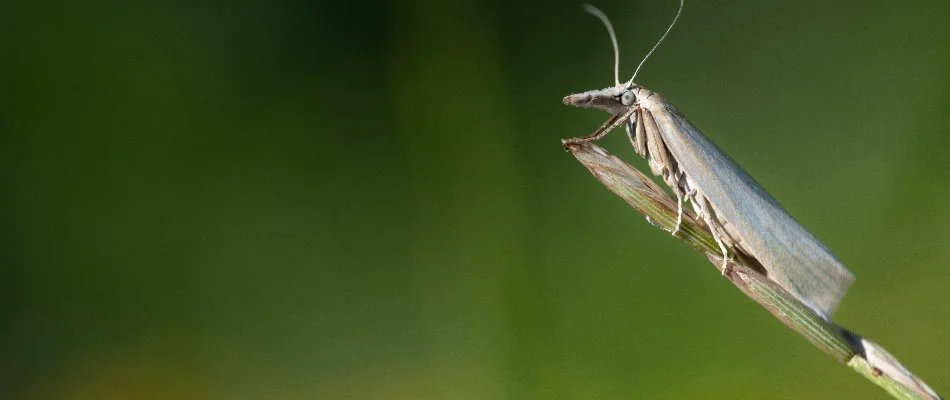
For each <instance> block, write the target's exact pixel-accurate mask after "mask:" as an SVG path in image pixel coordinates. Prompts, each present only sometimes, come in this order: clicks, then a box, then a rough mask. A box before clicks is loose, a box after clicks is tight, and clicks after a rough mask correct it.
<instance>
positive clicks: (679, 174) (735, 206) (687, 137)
mask: <svg viewBox="0 0 950 400" xmlns="http://www.w3.org/2000/svg"><path fill="white" fill-rule="evenodd" d="M584 8H585V10H586V11H587V12H589V13H591V14H593V15H594V16H595V17H597V18H598V19H600V20H601V22H603V23H604V25H605V26H606V27H607V31H608V33H609V34H610V38H611V41H612V43H613V48H614V86H611V87H607V88H604V89H597V90H589V91H586V92H582V93H576V94H571V95H569V96H567V97H565V98H564V104H567V105H571V106H575V107H581V108H596V109H600V110H604V111H607V112H608V113H610V118H609V119H608V120H607V122H605V123H604V124H603V126H601V127H600V128H599V129H597V130H596V131H594V133H592V134H590V135H588V136H584V137H578V138H573V139H566V140H564V141H563V143H564V144H565V145H569V144H571V143H584V142H591V141H595V140H597V139H600V138H601V137H603V136H604V135H606V134H607V133H609V132H610V131H612V130H613V129H614V128H617V127H619V126H621V125H624V126H625V127H626V130H627V136H628V137H629V138H630V142H631V143H632V144H633V148H634V150H635V151H636V152H637V154H639V155H641V156H643V157H644V158H645V159H646V160H647V162H648V164H649V166H650V170H651V171H652V172H653V174H654V175H657V176H659V177H661V178H662V180H663V181H664V182H665V183H666V184H667V185H668V186H669V187H670V188H671V190H672V192H673V194H675V195H676V198H677V200H678V204H679V207H678V208H679V210H678V218H677V223H676V227H675V228H674V229H673V232H672V233H673V235H676V234H677V232H678V231H679V227H680V224H681V223H682V217H683V204H684V203H685V202H689V203H690V204H691V205H692V208H693V209H694V210H695V212H696V214H697V216H699V218H700V219H702V220H703V221H704V222H705V223H706V225H707V226H709V228H710V230H711V231H712V234H713V237H714V238H715V240H716V243H717V244H718V246H719V248H720V250H721V252H722V256H723V273H724V274H725V273H726V272H727V270H726V266H727V265H728V260H729V259H730V256H735V255H737V254H742V255H743V256H745V255H748V256H751V257H753V258H754V259H755V260H754V261H755V262H756V263H757V264H758V265H760V266H761V267H762V268H763V269H764V270H765V272H766V275H767V276H768V277H769V278H770V279H771V280H773V281H774V282H776V283H777V284H778V285H780V286H781V287H782V288H784V289H785V290H787V291H788V292H789V293H791V294H792V295H793V296H795V297H796V298H797V299H799V300H800V301H802V302H803V303H804V304H806V305H807V306H809V307H810V308H812V309H813V310H814V311H815V312H817V313H818V314H819V315H821V316H822V317H823V318H824V319H826V320H830V318H831V315H832V314H833V313H834V311H835V309H836V308H837V306H838V304H839V303H840V302H841V299H842V298H843V297H844V295H845V292H847V290H848V287H849V286H850V285H851V283H852V282H854V275H852V274H851V272H850V271H848V269H847V268H845V267H844V265H843V264H842V263H841V261H839V260H838V258H837V257H836V256H835V255H834V254H833V253H832V252H831V251H830V250H829V249H828V248H827V247H826V246H825V245H824V244H822V243H821V241H819V240H818V239H817V238H816V237H815V236H814V235H812V234H811V233H810V232H809V231H808V230H806V229H805V228H804V227H802V225H801V224H799V223H798V222H797V221H796V220H795V219H794V218H792V216H791V215H789V214H788V212H786V211H785V209H784V208H782V206H781V205H779V203H778V202H777V201H776V200H775V199H774V198H773V197H772V196H771V195H770V194H769V193H768V192H766V191H765V189H763V188H762V186H761V185H759V183H758V182H756V181H755V179H753V178H752V177H751V176H749V174H748V173H747V172H746V171H745V170H743V169H742V168H741V167H739V165H738V164H736V162H735V161H733V160H732V159H731V158H729V156H728V155H726V153H724V152H723V151H722V150H720V149H719V148H718V147H717V146H716V145H715V144H713V142H712V141H710V140H709V138H707V137H706V136H705V135H703V133H702V132H700V131H699V129H697V128H696V127H695V126H693V124H692V123H690V122H689V120H687V119H686V116H684V115H683V113H682V112H680V111H679V110H678V109H676V107H674V106H673V105H672V104H670V103H669V102H668V101H667V100H666V99H665V98H664V97H663V96H661V95H660V94H658V93H656V92H654V91H652V90H649V89H647V88H645V87H642V86H640V85H638V84H636V83H634V82H633V80H634V78H636V76H637V73H638V72H639V71H640V68H641V67H642V66H643V63H644V62H645V61H646V60H647V58H649V57H650V55H652V54H653V52H654V51H655V50H656V48H657V47H658V46H659V45H660V43H662V42H663V40H664V39H665V38H666V36H667V35H668V34H669V33H670V30H672V28H673V26H674V25H675V24H676V21H677V20H678V19H679V17H680V14H681V13H682V11H683V1H682V0H680V7H679V10H678V11H677V12H676V16H675V17H674V18H673V22H672V23H671V24H670V26H669V27H668V28H667V29H666V32H664V33H663V35H662V36H661V37H660V40H659V41H657V43H656V44H655V45H654V46H653V48H651V49H650V51H649V52H648V53H647V55H646V57H644V58H643V60H642V61H641V62H640V64H639V65H638V66H637V69H636V70H635V71H634V74H633V77H631V78H630V80H629V81H627V82H625V83H621V82H620V80H619V50H618V46H617V39H616V35H615V34H614V29H613V26H612V25H611V24H610V21H609V19H608V18H607V16H606V15H604V13H603V12H601V11H600V10H598V9H597V8H595V7H593V6H590V5H585V6H584Z"/></svg>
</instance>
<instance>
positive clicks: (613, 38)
mask: <svg viewBox="0 0 950 400" xmlns="http://www.w3.org/2000/svg"><path fill="white" fill-rule="evenodd" d="M680 1H682V0H680ZM584 11H587V12H588V13H590V14H591V15H593V16H595V17H597V19H599V20H600V22H603V23H604V26H606V27H607V32H608V33H610V42H611V43H613V45H614V85H617V86H620V48H619V47H617V35H616V34H614V26H613V25H611V24H610V19H608V18H607V15H606V14H604V12H603V11H600V9H599V8H597V7H594V6H592V5H590V4H584ZM660 40H662V39H660ZM634 75H636V74H634Z"/></svg>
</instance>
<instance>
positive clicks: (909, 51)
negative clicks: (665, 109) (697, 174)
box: [0, 0, 950, 399]
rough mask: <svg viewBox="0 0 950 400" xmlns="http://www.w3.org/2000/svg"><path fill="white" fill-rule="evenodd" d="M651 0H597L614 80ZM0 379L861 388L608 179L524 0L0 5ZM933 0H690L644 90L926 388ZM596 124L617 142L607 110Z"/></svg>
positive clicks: (590, 80)
mask: <svg viewBox="0 0 950 400" xmlns="http://www.w3.org/2000/svg"><path fill="white" fill-rule="evenodd" d="M675 3H676V2H675V1H673V0H670V1H660V2H657V1H650V2H647V1H607V0H605V1H599V2H597V3H596V4H597V5H598V6H600V7H601V8H603V9H604V10H605V11H606V12H607V13H608V14H609V15H610V16H611V17H612V19H613V21H614V22H615V24H616V25H617V33H618V36H619V39H620V46H621V49H622V51H621V59H622V60H621V61H622V63H621V64H622V69H621V71H622V72H621V75H622V79H626V78H627V77H629V75H630V74H631V73H632V72H633V69H634V67H635V66H636V63H637V62H638V61H639V60H640V58H641V57H642V56H643V54H644V53H645V52H646V51H647V49H649V47H650V46H651V45H652V44H653V42H654V41H655V40H656V38H657V37H658V36H659V34H660V33H661V32H662V31H663V29H665V27H666V25H667V24H668V22H669V20H670V19H671V18H672V15H673V13H674V11H675V8H676V4H675ZM0 11H2V12H0V49H2V55H0V101H2V103H0V105H2V111H0V132H2V136H0V140H2V143H0V177H2V178H0V179H2V195H0V201H2V203H0V204H2V214H0V215H2V219H0V224H2V229H0V235H2V239H3V240H2V241H0V242H2V244H0V252H2V257H0V260H2V261H0V263H2V270H0V271H2V272H3V274H2V276H3V278H2V279H0V282H2V284H0V292H2V293H3V295H2V301H0V303H2V306H0V310H2V314H0V318H2V320H0V397H3V398H21V399H128V398H140V399H170V398H175V399H269V398H285V399H314V398H317V399H420V398H431V399H532V398H544V399H590V398H598V399H614V398H616V399H621V398H623V399H626V398H696V399H700V398H703V399H706V398H723V399H725V398H729V399H732V398H812V399H819V398H825V399H837V398H842V397H845V398H887V396H886V394H885V393H884V392H883V391H880V390H879V389H877V388H876V387H874V386H872V385H871V384H869V383H868V382H866V381H865V380H864V379H862V378H861V377H860V376H858V375H857V374H855V373H853V372H852V371H850V370H849V369H848V368H846V367H845V366H843V365H841V364H840V363H838V362H836V361H835V360H833V359H831V358H829V357H828V356H826V355H824V354H823V353H821V352H820V351H818V350H817V349H815V348H814V347H812V346H811V345H810V344H809V343H807V342H806V341H805V340H804V339H802V338H801V337H799V336H797V335H796V334H795V333H793V332H791V331H790V330H788V329H786V328H785V327H784V326H783V325H782V324H781V323H779V322H778V321H777V320H775V319H774V318H773V317H772V316H771V315H769V314H768V313H767V312H766V311H764V310H763V309H761V308H759V307H758V306H757V305H755V304H754V303H753V302H751V301H750V300H748V299H747V298H745V297H744V296H743V295H742V294H741V293H739V292H738V290H736V289H735V288H734V287H732V286H731V285H730V284H729V283H728V282H727V281H726V280H725V279H723V278H722V277H721V276H719V274H718V272H717V271H716V270H715V268H713V266H712V265H711V264H709V263H708V262H707V261H705V260H704V258H703V257H702V256H700V255H699V254H697V253H694V252H693V251H691V250H689V249H688V248H687V247H686V246H685V245H683V244H682V243H680V242H678V241H676V240H674V239H673V238H671V237H670V236H669V235H668V234H666V233H664V232H661V231H659V230H657V229H655V228H653V227H652V226H650V225H649V224H647V223H646V222H644V220H643V218H642V217H641V216H639V215H638V214H636V213H635V212H633V211H632V210H631V209H629V208H628V207H627V205H626V204H625V203H624V202H623V201H621V200H620V199H619V198H616V197H614V196H613V195H612V194H611V193H610V192H608V191H607V190H606V189H604V188H603V187H601V186H600V185H599V184H598V183H597V182H596V181H595V180H594V179H593V178H592V177H591V176H590V175H589V173H588V172H587V171H586V170H584V169H583V168H582V167H581V166H580V165H579V164H577V163H576V162H575V161H574V160H573V158H572V157H571V156H570V155H569V154H567V153H565V152H564V151H563V150H562V148H561V146H560V142H559V140H560V139H561V138H566V137H573V136H580V135H584V134H587V133H589V132H591V131H592V130H593V129H595V128H596V127H598V126H599V125H600V123H602V122H603V121H604V119H605V118H606V114H603V113H600V112H595V111H587V110H578V109H571V108H568V107H565V106H563V105H561V103H560V100H561V98H562V97H563V96H564V95H566V94H569V93H571V92H577V91H582V90H587V89H593V88H600V87H604V86H609V85H611V84H612V81H613V75H612V63H613V60H612V55H611V48H610V43H609V41H608V39H607V34H606V32H605V31H604V29H603V27H602V26H601V25H600V23H599V22H598V21H597V20H595V19H594V18H592V17H590V16H588V15H586V14H584V13H583V12H582V11H581V9H580V4H579V2H578V3H573V2H560V3H552V2H543V1H518V2H502V1H487V2H486V1H475V0H457V1H448V2H430V1H418V0H400V1H392V2H374V1H350V2H328V1H317V2H310V1H298V2H294V1H234V2H227V3H220V4H218V3H213V2H194V1H162V2H157V1H156V2H145V1H140V2H124V1H123V2H118V1H114V2H109V1H105V2H93V3H88V2H25V1H20V2H7V3H5V4H4V5H3V6H0ZM948 21H950V3H945V2H936V1H930V2H909V3H903V2H890V1H862V2H825V1H796V2H760V1H736V2H720V1H715V2H714V1H700V0H696V1H688V2H687V4H686V9H685V11H684V14H683V17H682V19H681V20H680V23H679V25H678V26H677V27H676V28H675V29H674V30H673V32H672V34H671V35H670V36H669V38H668V40H667V41H666V43H665V44H664V45H663V46H661V48H660V49H659V51H658V52H657V53H656V54H655V56H654V57H653V58H652V59H651V60H650V61H649V62H648V63H647V64H646V66H645V67H644V69H643V70H642V71H641V73H640V76H639V77H638V79H637V80H638V82H639V83H640V84H642V85H644V86H646V87H648V88H651V89H654V90H656V91H658V92H660V93H662V94H664V95H665V96H666V97H667V98H668V99H670V100H671V101H672V102H673V103H674V104H676V105H677V106H678V107H679V108H680V109H681V110H682V111H683V112H684V113H685V114H686V115H687V116H689V118H690V119H691V120H692V121H693V122H694V123H695V124H696V125H697V126H699V127H700V128H701V129H702V130H703V131H704V132H705V133H706V134H707V135H708V136H710V137H711V138H712V139H713V140H714V141H715V142H716V143H718V144H719V145H720V147H722V148H723V149H725V151H726V152H728V153H729V154H730V155H732V156H733V158H735V159H736V160H737V161H738V162H739V163H740V164H741V165H743V166H744V167H745V168H746V169H747V170H748V171H749V172H750V173H751V174H752V175H753V176H755V177H756V178H757V179H758V180H759V181H760V182H761V183H762V184H763V185H764V186H765V187H766V188H767V189H769V190H770V191H771V192H772V194H773V195H775V197H776V198H778V199H779V200H780V201H781V202H782V203H783V204H784V205H785V207H786V208H787V209H788V210H790V212H791V213H792V214H793V215H794V216H796V217H797V218H798V219H799V220H800V221H801V222H802V223H803V224H804V225H805V226H807V227H809V228H810V229H811V230H812V231H813V232H814V233H815V234H816V235H817V236H819V237H821V238H822V239H823V240H824V241H825V242H826V244H827V245H828V246H829V247H831V248H832V249H834V250H835V252H836V253H837V254H838V255H839V257H840V258H841V259H842V260H843V261H844V262H845V264H846V265H848V266H849V268H850V269H851V270H852V271H853V272H854V273H855V274H856V275H857V277H858V280H857V282H856V284H855V285H854V286H853V287H852V289H851V291H850V292H849V294H848V296H847V298H846V299H845V301H844V303H843V304H842V306H841V308H840V309H839V312H838V314H837V315H836V320H837V321H838V322H839V323H840V324H842V325H843V326H846V327H849V328H851V329H853V330H855V331H857V332H860V333H863V334H865V335H867V336H868V337H870V338H871V339H873V340H875V341H877V342H879V343H881V344H882V345H884V346H885V347H886V348H888V349H889V350H891V351H892V352H893V353H894V354H895V355H897V356H898V357H899V358H900V359H901V360H902V361H903V362H904V363H905V365H907V366H908V367H909V368H910V369H911V370H913V371H914V372H916V373H917V374H918V375H920V376H921V377H923V378H924V379H925V380H926V381H927V382H929V383H930V384H931V385H932V386H934V388H935V389H936V390H937V391H938V392H940V391H942V392H943V393H944V394H945V395H946V393H948V391H950V386H947V382H948V381H950V366H948V364H947V360H948V359H950V345H948V344H947V343H948V341H947V339H948V338H950V334H948V329H947V327H948V323H947V321H948V320H950V295H948V289H950V268H948V265H950V246H948V245H947V243H948V242H950V211H948V208H947V207H946V206H945V204H946V202H947V198H948V197H950V151H948V150H950V135H948V133H950V115H948V112H947V110H950V24H948ZM602 144H603V145H604V146H606V147H608V148H609V149H612V150H613V151H614V152H615V153H617V154H620V155H622V156H624V157H625V158H626V159H627V160H630V161H632V162H635V163H636V164H635V165H637V166H640V167H641V168H643V167H645V163H643V161H642V160H639V159H638V158H637V157H635V154H634V153H633V151H632V149H631V148H630V147H629V144H628V143H627V139H626V138H625V137H624V136H623V135H622V134H615V135H612V136H611V137H608V138H606V139H605V140H604V141H603V143H602Z"/></svg>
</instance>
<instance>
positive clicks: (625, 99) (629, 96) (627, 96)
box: [620, 90, 637, 106]
mask: <svg viewBox="0 0 950 400" xmlns="http://www.w3.org/2000/svg"><path fill="white" fill-rule="evenodd" d="M635 101H637V96H636V95H634V94H633V92H631V91H629V90H628V91H626V92H623V94H621V95H620V102H621V103H623V105H625V106H629V105H632V104H633V102H635Z"/></svg>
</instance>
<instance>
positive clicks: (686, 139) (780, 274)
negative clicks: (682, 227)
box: [650, 102, 854, 319]
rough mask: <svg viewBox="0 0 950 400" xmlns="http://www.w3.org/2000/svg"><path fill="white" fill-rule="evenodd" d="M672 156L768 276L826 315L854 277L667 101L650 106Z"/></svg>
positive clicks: (727, 228) (827, 315)
mask: <svg viewBox="0 0 950 400" xmlns="http://www.w3.org/2000/svg"><path fill="white" fill-rule="evenodd" d="M650 111H651V113H652V114H653V117H654V118H655V119H656V122H657V126H658V127H659V128H660V135H661V136H662V137H663V140H664V141H665V142H666V145H667V147H668V148H669V149H670V153H671V154H672V155H673V158H675V159H676V161H677V162H678V163H679V165H680V168H682V170H683V171H685V172H686V174H687V176H688V177H689V178H690V179H691V180H692V181H693V182H694V183H695V184H696V186H698V187H699V190H700V191H702V193H703V194H704V195H705V196H706V198H707V199H708V200H709V203H710V204H711V205H712V207H713V210H714V211H715V213H716V215H717V217H718V218H719V219H720V220H722V221H723V222H724V223H723V227H724V228H725V230H726V232H728V233H729V235H730V236H732V237H733V238H736V239H738V240H741V244H740V245H741V246H742V248H744V249H745V250H746V251H748V252H750V253H752V256H754V257H755V258H756V259H757V260H758V261H759V262H760V263H761V264H762V266H764V267H765V270H766V272H767V273H768V275H769V277H770V278H771V279H772V280H774V281H775V282H776V283H778V284H779V285H781V286H782V287H783V288H785V289H786V290H788V291H789V292H790V293H792V294H793V295H795V296H796V297H797V298H798V299H800V300H802V301H803V302H805V304H807V305H809V306H810V307H811V308H813V309H815V310H816V311H819V312H820V313H822V314H824V315H823V316H824V317H825V318H826V319H830V317H831V315H832V314H833V313H834V311H835V309H836V308H837V307H838V303H840V302H841V299H842V298H843V297H844V294H845V292H847V290H848V287H849V286H850V285H851V283H852V282H853V281H854V275H852V274H851V272H850V271H848V269H847V268H845V267H844V265H842V264H841V261H839V260H838V258H837V257H835V255H834V254H832V252H831V251H830V250H828V248H827V247H825V245H824V244H822V243H821V242H820V241H819V240H818V239H817V238H815V237H814V236H813V235H812V234H811V233H810V232H808V231H807V230H806V229H805V228H804V227H802V226H801V224H799V223H798V222H797V221H795V219H794V218H792V216H790V215H789V214H788V213H787V212H786V211H785V209H783V208H782V206H781V205H779V204H778V202H777V201H775V199H774V198H772V196H771V195H769V194H768V193H767V192H766V191H765V189H763V188H762V187H761V186H760V185H759V184H758V182H756V181H755V179H753V178H752V177H751V176H749V174H748V173H746V172H745V171H744V170H743V169H742V168H740V167H739V166H738V165H737V164H736V162H735V161H733V160H732V159H731V158H729V156H727V155H726V154H725V153H723V152H722V150H720V149H719V148H718V147H717V146H716V145H715V144H713V143H712V142H711V141H710V140H709V139H708V138H707V137H706V136H705V135H703V134H702V133H701V132H700V131H699V130H698V129H696V128H695V127H694V126H693V125H692V124H691V123H690V122H689V121H688V120H687V119H686V117H684V116H683V115H682V114H681V113H680V112H679V110H677V109H676V108H675V107H673V106H672V105H670V104H668V103H665V102H664V103H658V104H656V105H654V106H652V107H651V109H650Z"/></svg>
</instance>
